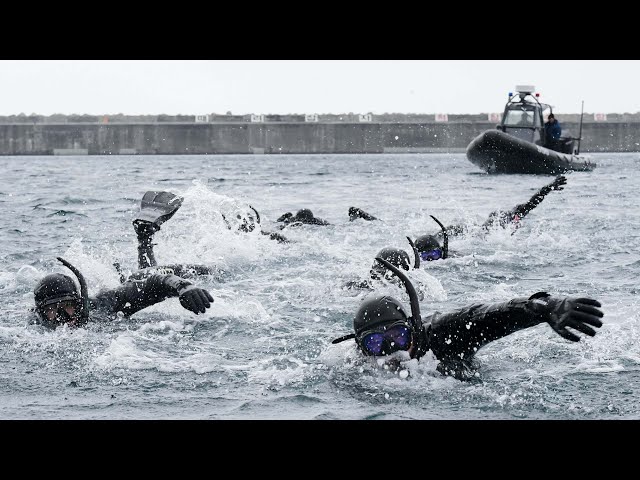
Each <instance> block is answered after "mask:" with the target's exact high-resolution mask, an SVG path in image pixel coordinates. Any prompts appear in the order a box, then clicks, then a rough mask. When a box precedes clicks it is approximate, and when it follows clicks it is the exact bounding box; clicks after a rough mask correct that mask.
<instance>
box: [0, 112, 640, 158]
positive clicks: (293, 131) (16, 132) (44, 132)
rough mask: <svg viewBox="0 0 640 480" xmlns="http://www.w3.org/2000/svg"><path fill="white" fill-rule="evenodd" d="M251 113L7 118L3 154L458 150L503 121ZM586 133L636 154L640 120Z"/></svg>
mask: <svg viewBox="0 0 640 480" xmlns="http://www.w3.org/2000/svg"><path fill="white" fill-rule="evenodd" d="M251 117H252V118H250V119H247V120H245V119H244V118H243V117H241V118H234V119H228V120H227V121H221V120H216V121H212V120H210V119H206V120H207V121H204V119H201V120H200V121H198V120H194V117H193V116H192V117H191V120H187V119H181V120H180V121H152V122H149V121H147V122H145V121H136V122H130V123H127V122H126V121H122V122H104V121H93V122H86V121H75V122H74V121H66V122H64V123H51V122H31V123H28V122H21V123H2V122H0V155H65V154H83V155H131V154H139V155H144V154H151V155H158V154H175V155H179V154H321V153H414V152H451V153H457V152H464V151H465V149H466V147H467V145H468V144H469V142H470V141H471V140H472V139H473V138H474V137H475V136H477V135H478V134H479V133H481V132H482V131H484V130H488V129H494V128H495V127H496V122H489V121H486V120H485V121H481V120H477V119H474V118H473V116H467V117H466V118H465V117H464V116H459V117H463V118H461V119H454V120H451V118H450V119H449V121H447V122H442V121H433V120H430V121H428V119H423V118H409V119H405V121H399V120H395V121H375V120H369V119H368V118H365V120H362V117H363V116H360V117H361V118H360V119H358V118H357V116H356V118H355V119H350V118H347V119H342V120H341V121H319V120H317V119H316V120H314V121H308V119H307V120H306V121H305V119H304V116H302V117H303V118H302V120H301V121H292V120H291V119H282V118H279V119H276V120H272V119H269V118H264V116H259V117H258V118H255V116H251ZM485 119H486V116H485ZM223 120H224V119H223ZM294 120H297V119H294ZM562 126H563V134H567V135H573V136H576V137H577V136H578V131H579V123H578V121H565V122H562ZM582 138H583V140H582V142H581V149H580V150H581V152H582V153H587V152H637V151H640V120H637V121H636V120H635V119H633V120H622V121H605V122H585V123H584V124H583V128H582Z"/></svg>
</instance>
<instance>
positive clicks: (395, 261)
mask: <svg viewBox="0 0 640 480" xmlns="http://www.w3.org/2000/svg"><path fill="white" fill-rule="evenodd" d="M407 240H408V241H409V244H410V245H411V248H412V249H413V254H414V264H413V268H414V269H416V268H420V256H419V255H418V250H417V249H416V247H415V245H414V244H413V241H412V240H411V239H410V238H409V237H407ZM376 258H382V259H384V260H386V261H387V262H389V263H390V264H391V265H394V266H395V267H398V268H402V269H403V270H407V271H408V270H410V269H411V265H410V261H409V255H408V254H407V252H405V251H404V250H402V249H401V248H393V247H385V248H383V249H382V250H380V251H379V252H378V253H377V254H376ZM382 279H385V280H387V281H389V282H391V283H395V284H397V285H398V286H402V284H401V282H400V280H398V278H397V277H396V276H394V275H393V274H392V272H388V271H387V269H386V268H385V267H384V266H382V265H381V264H380V263H379V262H378V261H376V260H374V262H373V265H372V266H371V270H369V278H367V279H364V280H351V281H349V282H347V283H345V284H344V285H343V286H342V288H343V289H348V290H375V288H376V285H377V284H378V283H379V282H381V281H382ZM421 300H422V298H421Z"/></svg>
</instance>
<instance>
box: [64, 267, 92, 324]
mask: <svg viewBox="0 0 640 480" xmlns="http://www.w3.org/2000/svg"><path fill="white" fill-rule="evenodd" d="M56 258H57V259H58V260H59V261H60V263H62V264H63V265H64V266H65V267H67V268H68V269H69V270H71V271H72V272H73V273H74V275H75V276H76V277H77V279H78V283H79V284H80V297H81V298H82V307H81V312H80V319H81V321H82V323H86V322H87V321H89V289H88V288H87V282H86V280H85V279H84V276H83V275H82V274H81V273H80V270H78V269H77V268H76V267H74V266H73V265H71V264H70V263H69V262H67V261H66V260H65V259H64V258H62V257H56Z"/></svg>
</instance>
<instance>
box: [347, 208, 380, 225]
mask: <svg viewBox="0 0 640 480" xmlns="http://www.w3.org/2000/svg"><path fill="white" fill-rule="evenodd" d="M358 218H362V219H363V220H367V221H369V222H371V221H373V220H377V218H376V217H374V216H373V215H371V214H369V213H367V212H365V211H364V210H362V209H360V208H358V207H349V221H350V222H353V221H354V220H357V219H358Z"/></svg>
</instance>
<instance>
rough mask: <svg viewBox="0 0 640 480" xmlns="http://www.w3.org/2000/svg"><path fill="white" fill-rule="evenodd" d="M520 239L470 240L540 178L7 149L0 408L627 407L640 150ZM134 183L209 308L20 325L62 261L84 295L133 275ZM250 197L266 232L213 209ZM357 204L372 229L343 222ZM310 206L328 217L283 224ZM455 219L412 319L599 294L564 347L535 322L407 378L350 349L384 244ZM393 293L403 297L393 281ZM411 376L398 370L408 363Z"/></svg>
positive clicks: (572, 188)
mask: <svg viewBox="0 0 640 480" xmlns="http://www.w3.org/2000/svg"><path fill="white" fill-rule="evenodd" d="M593 158H594V160H595V161H596V162H597V163H598V167H597V168H596V169H595V170H594V171H593V172H574V173H568V174H567V175H566V177H567V184H566V186H565V188H564V190H562V191H554V192H551V193H550V194H549V195H548V196H547V197H546V198H545V200H544V201H543V202H542V203H541V204H540V205H539V206H538V207H537V208H536V209H535V210H533V211H532V212H531V213H530V214H529V215H528V216H527V217H526V218H525V219H524V220H523V222H522V226H521V228H519V229H518V230H517V231H514V230H512V229H500V228H498V229H495V230H491V231H490V232H489V233H487V234H482V233H480V231H479V229H477V228H475V227H474V226H475V225H478V224H480V223H482V222H483V221H484V220H485V219H486V218H487V217H488V215H489V213H490V212H491V211H493V210H497V209H510V208H512V207H514V206H515V205H516V204H518V203H522V202H525V201H526V200H528V199H529V198H530V197H531V196H532V195H533V194H534V193H535V191H536V190H538V189H539V188H540V187H542V186H543V185H545V184H547V183H549V182H551V181H552V180H553V177H552V176H532V175H486V174H484V173H483V172H481V171H479V170H478V169H477V168H476V167H475V166H473V165H472V164H471V163H469V162H468V161H467V160H466V159H465V157H464V155H463V154H448V155H447V154H401V155H392V154H388V155H387V154H385V155H283V156H277V155H255V156H254V155H228V156H113V157H111V156H110V157H106V156H105V157H100V156H90V157H82V156H73V157H0V166H1V169H2V172H3V173H2V180H1V182H0V211H1V212H2V215H1V217H0V305H2V308H3V314H2V316H1V317H0V383H1V388H0V419H162V420H164V419H229V420H231V419H260V420H262V419H281V420H284V419H303V420H306V419H339V420H349V419H382V420H387V419H562V420H565V419H638V418H640V400H639V395H638V394H639V393H640V342H639V339H640V316H639V313H638V312H639V307H638V298H639V297H638V292H639V291H640V287H639V285H638V278H640V209H638V198H639V197H640V181H639V179H638V171H639V169H640V154H637V153H633V154H595V155H593ZM147 190H169V191H171V192H174V193H176V194H179V195H182V196H183V197H184V203H183V206H182V207H181V209H180V210H179V211H178V212H177V213H176V214H175V216H174V217H173V218H172V219H171V220H169V221H168V222H166V223H165V224H164V225H163V226H162V229H161V230H160V232H158V233H157V234H156V236H155V240H156V244H157V245H156V247H155V252H156V258H157V260H158V262H159V264H162V263H177V262H190V263H204V264H209V265H216V266H217V267H219V269H220V274H219V275H215V276H211V277H202V278H200V279H198V280H196V281H195V283H197V284H198V285H200V286H202V287H203V288H206V289H207V290H208V291H209V292H210V293H211V294H212V295H213V297H214V299H215V301H214V304H213V305H212V307H211V308H210V309H209V310H208V311H207V313H206V314H204V315H195V314H193V313H191V312H189V311H187V310H185V309H183V308H182V307H181V306H180V303H179V301H178V300H177V299H175V298H172V299H168V300H167V301H165V302H162V303H160V304H157V305H154V306H153V307H150V308H148V309H145V310H143V311H141V312H138V313H137V314H135V315H134V316H132V317H131V318H128V319H127V318H117V319H116V320H114V321H112V322H107V323H104V322H94V323H90V324H89V325H88V326H87V327H86V328H81V329H75V330H73V329H67V328H59V329H57V330H55V331H47V330H44V329H42V328H41V327H39V326H37V325H32V324H29V319H30V318H32V315H33V313H32V312H31V311H30V308H31V307H32V305H33V287H34V285H35V283H36V282H37V281H38V279H39V278H41V277H42V276H43V275H45V274H47V273H51V272H63V273H69V272H68V271H66V270H65V269H64V267H62V266H61V265H60V264H59V263H58V262H57V261H56V260H55V258H56V257H57V256H62V257H64V258H66V259H67V260H68V261H70V262H71V263H73V264H74V265H76V266H77V267H78V268H79V269H80V270H81V271H82V272H83V273H84V275H85V277H86V278H87V280H88V283H89V291H90V294H95V293H97V292H98V290H100V289H102V288H113V287H115V286H117V285H118V284H119V280H118V274H117V272H116V270H115V268H114V267H113V263H114V262H120V264H121V265H122V267H123V268H124V269H135V267H136V261H137V250H136V237H135V234H134V231H133V228H132V225H131V221H132V220H133V219H134V218H135V213H136V211H137V210H138V208H139V203H140V199H141V198H142V195H143V194H144V192H145V191H147ZM247 205H252V206H253V207H255V208H256V209H257V210H258V211H259V213H260V215H261V218H262V223H261V228H262V229H264V230H266V231H277V232H280V233H282V234H283V235H285V236H286V237H287V238H288V239H290V240H291V243H290V244H279V243H277V242H275V241H272V240H270V239H269V238H268V237H267V236H265V235H261V234H260V233H259V232H258V231H257V230H256V231H254V232H251V233H239V232H237V231H231V230H228V229H227V228H226V226H225V224H224V222H223V221H222V218H221V215H220V213H224V214H225V215H227V217H228V218H233V215H232V214H233V213H236V212H245V211H248V210H247V208H248V207H247ZM350 206H357V207H360V208H362V209H363V210H365V211H367V212H369V213H371V214H373V215H375V216H377V217H378V218H379V219H380V221H376V222H366V221H364V220H357V221H355V222H350V221H349V219H348V215H347V210H348V208H349V207H350ZM300 208H310V209H311V210H312V211H313V212H314V214H315V215H316V216H318V217H321V218H323V219H325V220H327V221H329V222H331V225H330V226H326V227H319V226H303V227H300V228H286V229H284V230H282V231H280V230H279V229H278V224H277V223H276V221H275V220H276V218H278V217H279V216H280V215H281V214H282V213H284V212H287V211H291V212H294V213H295V211H297V210H298V209H300ZM429 215H435V216H436V217H438V218H439V219H440V220H441V221H442V222H443V223H444V224H445V225H450V224H456V223H460V224H467V225H468V226H469V227H470V228H469V232H468V234H466V235H465V236H463V237H456V238H452V239H451V240H450V249H451V250H452V251H453V252H454V253H455V255H456V256H455V257H453V258H450V259H448V260H447V261H441V262H429V263H423V265H422V267H421V268H420V269H419V270H413V271H411V272H409V276H410V278H411V279H412V280H413V281H414V282H415V283H416V285H417V286H418V288H419V290H420V291H421V292H422V294H423V300H422V301H421V310H422V314H423V316H427V315H429V314H430V313H432V312H434V311H441V312H446V311H449V310H453V309H456V308H459V307H463V306H465V305H470V304H473V303H478V302H483V303H492V302H502V301H506V300H509V299H511V298H514V297H520V296H530V295H531V294H533V293H535V292H538V291H547V292H549V293H551V294H556V295H580V296H588V297H591V298H595V299H597V300H599V301H600V302H601V303H602V310H603V311H604V313H605V316H604V318H603V321H604V325H603V327H602V328H601V329H599V330H598V333H597V335H596V336H595V337H593V338H589V337H587V338H583V339H582V340H581V341H580V342H577V343H572V342H568V341H566V340H564V339H563V338H561V337H560V336H558V335H557V334H555V333H554V332H553V331H552V330H551V328H550V327H549V326H548V325H546V324H543V325H538V326H536V327H533V328H530V329H526V330H523V331H520V332H516V333H514V334H512V335H510V336H508V337H505V338H503V339H500V340H498V341H495V342H493V343H491V344H489V345H487V346H485V347H483V348H481V349H480V350H479V351H478V353H477V356H476V358H477V360H478V364H479V369H478V371H477V376H476V378H475V379H474V380H473V381H465V382H463V381H459V380H456V379H454V378H451V377H446V376H442V375H441V374H440V373H438V372H437V371H436V365H437V361H436V359H435V358H434V357H433V355H432V354H431V353H430V352H429V353H427V355H426V356H425V357H423V358H422V359H421V360H420V361H419V362H418V361H415V360H412V361H409V362H407V365H406V369H405V370H404V372H405V374H397V373H393V372H391V371H388V370H385V369H384V368H380V367H379V366H377V365H375V364H374V363H372V362H371V360H370V359H367V358H364V357H362V356H361V355H360V354H359V353H358V352H357V351H356V348H355V344H354V342H353V341H347V342H343V343H340V344H336V345H333V344H331V340H332V339H334V338H336V337H338V336H341V335H343V334H346V333H350V332H351V331H352V320H353V314H354V312H355V311H356V310H357V308H358V306H359V305H360V303H361V302H362V300H363V298H365V296H366V295H367V294H366V293H365V292H360V293H359V292H349V291H345V290H344V289H342V288H341V287H342V285H343V284H344V283H345V282H347V281H349V280H354V279H360V278H365V277H366V276H367V273H368V271H369V268H370V267H371V264H372V262H373V258H374V256H375V254H376V252H378V251H379V250H380V249H381V248H383V247H386V246H392V247H399V248H404V249H405V250H406V251H407V252H409V251H410V246H409V244H408V242H407V240H406V237H407V236H410V237H412V238H415V237H416V236H418V235H421V234H424V233H436V232H437V231H438V227H437V225H436V224H435V223H434V222H433V221H432V220H431V218H430V217H429ZM377 293H389V294H391V295H393V296H395V297H396V298H398V299H400V300H401V301H402V302H404V304H405V305H406V306H407V308H409V302H408V297H407V296H406V294H405V293H404V292H402V291H401V290H399V289H397V288H396V287H394V286H393V285H383V286H381V287H380V288H379V289H378V291H377ZM406 372H408V373H409V374H408V375H406Z"/></svg>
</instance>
